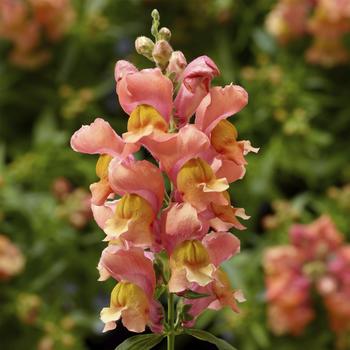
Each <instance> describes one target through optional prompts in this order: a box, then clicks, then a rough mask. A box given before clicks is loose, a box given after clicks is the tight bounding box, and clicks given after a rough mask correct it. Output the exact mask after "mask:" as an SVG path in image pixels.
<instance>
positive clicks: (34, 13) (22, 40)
mask: <svg viewBox="0 0 350 350" xmlns="http://www.w3.org/2000/svg"><path fill="white" fill-rule="evenodd" d="M74 17H75V12H74V9H73V7H72V4H71V1H70V0H0V38H1V39H6V40H9V41H11V43H12V50H11V52H10V61H11V62H12V63H13V64H15V65H17V66H20V67H23V68H29V69H33V68H37V67H39V66H41V65H43V64H45V63H46V62H47V61H48V60H49V59H50V57H51V53H50V51H49V50H48V49H47V48H45V47H44V45H45V44H44V43H45V42H49V43H55V42H57V41H58V40H60V39H61V38H62V36H63V35H64V34H65V33H66V32H67V30H68V29H69V28H70V27H71V25H72V23H73V20H74Z"/></svg>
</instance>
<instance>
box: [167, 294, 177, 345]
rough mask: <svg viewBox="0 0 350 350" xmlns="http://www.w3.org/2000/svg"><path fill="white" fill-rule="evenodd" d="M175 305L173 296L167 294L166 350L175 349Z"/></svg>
mask: <svg viewBox="0 0 350 350" xmlns="http://www.w3.org/2000/svg"><path fill="white" fill-rule="evenodd" d="M174 310H175V305H174V294H173V293H170V292H169V293H168V325H169V332H168V334H167V350H174V349H175V311H174Z"/></svg>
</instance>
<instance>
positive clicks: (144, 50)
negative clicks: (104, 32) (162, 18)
mask: <svg viewBox="0 0 350 350" xmlns="http://www.w3.org/2000/svg"><path fill="white" fill-rule="evenodd" d="M152 18H153V24H152V29H151V33H152V35H153V37H154V41H153V40H152V39H150V38H148V37H146V36H140V37H138V38H137V39H136V41H135V48H136V51H137V53H139V54H140V55H143V56H145V57H146V58H148V59H149V60H151V61H153V62H155V64H156V65H157V67H159V68H160V69H161V70H162V72H165V70H166V72H167V74H168V76H169V77H170V78H171V79H175V80H176V79H178V78H179V76H180V75H181V73H182V72H183V70H184V69H185V67H186V65H187V62H186V58H185V56H184V55H183V53H182V52H181V51H173V49H172V47H171V46H170V44H169V41H170V39H171V31H170V29H168V28H166V27H162V28H160V29H159V24H160V23H159V13H158V11H157V10H153V11H152Z"/></svg>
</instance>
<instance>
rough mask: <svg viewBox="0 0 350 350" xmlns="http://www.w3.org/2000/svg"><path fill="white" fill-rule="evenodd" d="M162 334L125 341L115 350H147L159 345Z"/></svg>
mask: <svg viewBox="0 0 350 350" xmlns="http://www.w3.org/2000/svg"><path fill="white" fill-rule="evenodd" d="M164 337H165V335H164V334H142V335H135V336H133V337H131V338H129V339H126V340H125V341H124V342H123V343H121V344H120V345H118V347H117V348H116V349H115V350H140V349H142V350H149V349H152V348H153V347H154V346H156V345H157V344H159V343H160V342H161V341H162V340H163V338H164Z"/></svg>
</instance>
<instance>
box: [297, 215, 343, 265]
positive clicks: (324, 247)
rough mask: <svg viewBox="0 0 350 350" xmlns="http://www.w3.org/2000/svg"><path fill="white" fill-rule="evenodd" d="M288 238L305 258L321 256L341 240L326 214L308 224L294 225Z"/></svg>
mask: <svg viewBox="0 0 350 350" xmlns="http://www.w3.org/2000/svg"><path fill="white" fill-rule="evenodd" d="M290 238H291V241H292V243H293V244H294V245H295V246H296V247H297V248H298V249H299V251H301V252H302V254H303V255H304V257H305V259H307V260H314V259H317V258H323V257H324V256H325V255H328V254H329V253H330V252H332V251H334V250H335V249H337V248H338V247H339V246H340V245H341V244H342V241H343V238H342V236H341V234H340V233H339V231H337V229H336V227H335V225H334V224H333V222H332V221H331V219H330V218H329V217H328V216H322V217H320V218H319V219H318V220H316V221H314V222H313V223H311V224H310V225H294V226H293V227H292V228H291V230H290Z"/></svg>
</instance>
